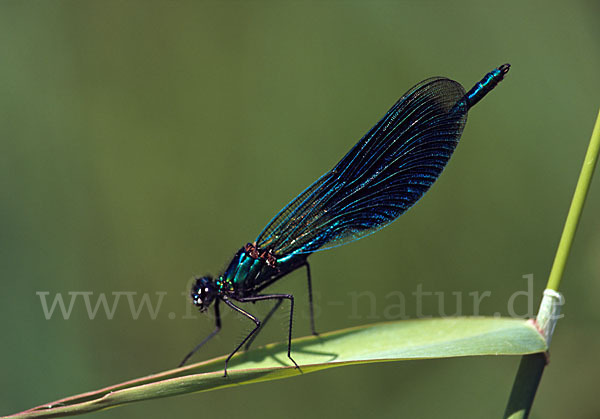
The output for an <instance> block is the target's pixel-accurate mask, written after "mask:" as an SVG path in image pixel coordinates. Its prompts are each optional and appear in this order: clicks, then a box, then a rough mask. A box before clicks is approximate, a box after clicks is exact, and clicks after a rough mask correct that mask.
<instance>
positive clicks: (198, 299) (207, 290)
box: [190, 276, 217, 311]
mask: <svg viewBox="0 0 600 419" xmlns="http://www.w3.org/2000/svg"><path fill="white" fill-rule="evenodd" d="M190 295H191V297H192V301H193V302H194V305H195V306H196V307H198V309H199V310H200V311H206V309H207V308H208V307H209V306H210V305H211V303H212V302H213V300H214V299H215V297H216V296H217V287H216V286H215V283H214V281H213V279H212V278H211V277H210V276H203V277H202V278H197V279H196V282H195V283H194V285H193V286H192V292H191V294H190Z"/></svg>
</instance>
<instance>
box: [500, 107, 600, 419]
mask: <svg viewBox="0 0 600 419" xmlns="http://www.w3.org/2000/svg"><path fill="white" fill-rule="evenodd" d="M599 153H600V111H599V112H598V117H597V119H596V124H595V125H594V130H593V132H592V137H591V139H590V143H589V145H588V149H587V152H586V155H585V159H584V161H583V167H582V168H581V173H580V174H579V180H578V181H577V186H576V187H575V193H574V194H573V199H572V201H571V207H570V208H569V213H568V214H567V220H566V222H565V227H564V229H563V232H562V236H561V238H560V242H559V244H558V249H557V251H556V256H555V257H554V263H553V264H552V269H551V271H550V277H549V278H548V283H547V285H546V289H549V290H553V291H557V292H558V288H559V286H560V281H561V279H562V276H563V273H564V271H565V266H566V264H567V259H568V257H569V253H570V251H571V245H572V244H573V238H574V237H575V232H576V231H577V226H578V224H579V219H580V218H581V212H582V211H583V205H584V204H585V199H586V197H587V193H588V190H589V187H590V183H591V181H592V176H593V174H594V169H595V167H596V163H597V161H598V154H599ZM541 308H542V309H545V308H548V306H546V307H541ZM547 316H548V313H541V312H540V313H538V319H539V318H541V317H547ZM552 330H553V329H551V331H552ZM550 333H551V332H550ZM551 337H552V336H546V341H547V342H548V344H549V342H550V339H551ZM546 363H547V360H546V356H545V355H543V354H532V355H525V356H523V357H522V358H521V363H520V364H519V370H518V371H517V376H516V377H515V382H514V384H513V388H512V391H511V394H510V397H509V400H508V404H507V406H506V411H505V412H504V418H509V419H523V418H527V417H528V416H529V412H530V411H531V406H532V405H533V399H534V398H535V393H536V392H537V389H538V386H539V383H540V380H541V378H542V373H543V372H544V368H545V367H546Z"/></svg>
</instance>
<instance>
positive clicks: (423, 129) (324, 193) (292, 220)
mask: <svg viewBox="0 0 600 419" xmlns="http://www.w3.org/2000/svg"><path fill="white" fill-rule="evenodd" d="M464 95H465V91H464V89H463V87H462V86H461V85H460V84H459V83H457V82H455V81H453V80H450V79H447V78H441V77H438V78H432V79H428V80H425V81H423V82H421V83H419V84H418V85H416V86H415V87H413V88H412V89H411V90H409V91H408V92H407V93H406V94H405V95H404V96H402V97H401V98H400V100H398V102H396V104H395V105H394V106H393V107H392V108H391V109H390V110H389V111H388V112H387V114H386V115H385V116H384V117H383V119H382V120H381V121H379V122H378V123H377V124H376V125H375V126H374V127H373V128H371V130H370V131H369V132H368V133H367V134H366V135H365V136H364V137H363V138H362V139H361V140H360V141H359V142H358V143H357V144H356V145H355V146H354V147H353V148H352V149H351V150H350V151H349V152H348V154H346V155H345V156H344V158H342V160H341V161H340V162H339V163H338V164H337V165H336V166H335V167H334V168H333V169H332V170H331V171H329V172H327V173H325V174H324V175H323V176H321V177H320V178H319V179H318V180H317V181H316V182H315V183H313V184H312V185H311V186H309V187H308V188H307V189H306V190H305V191H304V192H302V193H301V194H300V195H298V196H297V197H296V198H295V199H294V200H292V201H291V202H290V203H289V204H288V205H287V206H286V207H285V208H283V209H282V210H281V211H280V212H279V214H277V215H276V216H275V218H273V220H271V222H270V223H269V224H268V225H267V226H266V227H265V229H264V230H263V231H262V233H261V234H260V235H259V236H258V238H257V240H256V242H257V244H258V246H259V247H260V248H263V249H271V250H272V252H273V254H274V255H275V256H277V257H278V258H282V257H285V256H289V255H294V254H301V253H312V252H315V251H317V250H325V249H330V248H332V247H336V246H340V245H342V244H346V243H349V242H351V241H354V240H358V239H360V238H362V237H364V236H367V235H369V234H372V233H374V232H375V231H377V230H379V229H380V228H382V227H384V226H386V225H387V224H389V223H391V222H392V221H394V220H395V219H396V218H398V217H399V216H400V215H401V214H403V213H404V212H405V211H406V210H408V209H409V208H410V207H411V206H413V205H414V204H415V203H416V202H417V201H418V200H419V199H420V198H421V197H422V196H423V195H424V194H425V192H427V190H428V189H429V188H430V187H431V185H432V184H433V182H435V180H436V179H437V178H438V177H439V175H440V174H441V173H442V170H444V167H445V166H446V164H447V163H448V160H449V159H450V157H451V156H452V152H453V151H454V149H455V148H456V145H457V144H458V140H459V139H460V136H461V134H462V131H463V128H464V125H465V123H466V119H467V105H466V103H465V100H464Z"/></svg>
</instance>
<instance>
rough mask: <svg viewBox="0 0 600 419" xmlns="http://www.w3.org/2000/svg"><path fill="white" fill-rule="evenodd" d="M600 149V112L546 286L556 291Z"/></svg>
mask: <svg viewBox="0 0 600 419" xmlns="http://www.w3.org/2000/svg"><path fill="white" fill-rule="evenodd" d="M599 151H600V112H598V119H596V125H595V126H594V131H593V132H592V138H591V139H590V144H589V146H588V150H587V153H586V155H585V160H584V161H583V167H582V168H581V173H580V174H579V180H578V181H577V186H576V187H575V193H574V194H573V200H572V201H571V207H570V208H569V214H568V215H567V221H566V222H565V227H564V229H563V233H562V236H561V238H560V242H559V244H558V250H557V251H556V256H555V257H554V263H553V264H552V270H551V271H550V277H549V278H548V284H547V285H546V288H549V289H551V290H554V291H558V287H559V286H560V280H561V279H562V276H563V272H564V271H565V265H566V264H567V258H568V257H569V252H570V251H571V245H572V244H573V238H574V237H575V231H576V230H577V225H578V224H579V219H580V218H581V211H582V210H583V204H584V203H585V198H586V196H587V192H588V189H589V187H590V183H591V181H592V175H593V174H594V168H595V167H596V162H597V160H598V152H599Z"/></svg>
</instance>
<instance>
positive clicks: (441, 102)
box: [180, 64, 510, 376]
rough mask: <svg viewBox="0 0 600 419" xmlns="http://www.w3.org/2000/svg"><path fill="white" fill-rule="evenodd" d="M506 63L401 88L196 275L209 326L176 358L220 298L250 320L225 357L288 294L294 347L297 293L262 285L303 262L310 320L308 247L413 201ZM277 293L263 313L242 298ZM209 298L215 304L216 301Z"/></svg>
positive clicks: (385, 217) (197, 300)
mask: <svg viewBox="0 0 600 419" xmlns="http://www.w3.org/2000/svg"><path fill="white" fill-rule="evenodd" d="M509 68H510V66H509V65H508V64H505V65H503V66H500V67H498V68H497V69H495V70H493V71H491V72H490V73H488V74H487V75H486V76H485V77H484V78H483V79H482V80H481V81H480V82H479V83H477V84H476V85H475V86H474V87H473V88H472V89H471V90H469V92H468V93H465V90H464V88H463V87H462V86H461V85H460V84H459V83H457V82H455V81H453V80H450V79H447V78H444V77H434V78H431V79H427V80H424V81H422V82H421V83H419V84H417V85H416V86H414V87H413V88H412V89H410V90H409V91H408V92H407V93H406V94H405V95H404V96H402V97H401V98H400V99H399V100H398V101H397V102H396V104H395V105H394V106H392V108H391V109H390V110H389V111H388V112H387V113H386V114H385V116H384V117H383V119H381V121H379V122H378V123H377V124H375V126H374V127H373V128H371V130H370V131H369V132H367V134H366V135H365V136H364V137H363V138H362V139H361V140H360V141H359V142H358V143H357V144H356V145H355V146H354V147H352V149H351V150H350V151H349V152H348V153H347V154H346V155H345V156H344V157H343V158H342V159H341V160H340V162H339V163H338V164H337V165H335V167H334V168H333V169H331V170H330V171H329V172H327V173H325V174H324V175H323V176H321V177H320V178H319V179H317V181H316V182H315V183H313V184H312V185H310V186H309V187H308V188H306V189H305V190H304V191H303V192H302V193H301V194H300V195H298V196H297V197H296V198H295V199H293V200H292V201H291V202H290V203H289V204H288V205H286V206H285V207H284V208H283V209H282V210H281V211H280V212H279V213H278V214H277V215H276V216H275V217H274V218H273V219H272V220H271V221H270V222H269V223H268V224H267V226H266V227H265V228H264V230H263V231H262V232H261V233H260V234H259V235H258V237H257V239H256V240H255V241H254V243H248V244H246V245H245V246H244V247H242V248H241V249H240V250H239V251H238V252H237V253H236V254H235V256H234V257H233V259H232V261H231V262H230V263H229V266H228V267H227V269H226V270H225V272H224V273H223V275H221V276H220V277H218V278H217V279H214V280H213V278H212V277H210V276H204V277H201V278H197V279H196V281H195V283H194V285H193V286H192V290H191V294H190V295H191V297H192V301H193V303H194V305H195V306H196V307H197V308H198V309H199V310H200V311H206V310H207V309H208V307H209V306H211V305H212V306H213V307H214V314H215V329H214V330H213V332H212V333H210V334H209V335H208V336H207V337H206V338H205V339H204V340H203V341H202V342H200V343H199V344H198V345H196V347H195V348H194V349H193V350H192V351H191V352H190V353H189V354H188V355H187V356H186V357H185V358H184V359H183V361H182V363H181V364H180V365H183V364H184V363H185V362H186V361H187V360H188V359H189V358H190V357H191V356H192V354H194V352H196V351H197V350H198V349H199V348H200V347H201V346H202V345H204V344H205V343H206V342H207V341H208V340H210V339H211V338H212V337H213V336H215V335H216V334H217V333H218V332H219V330H221V315H220V311H219V304H220V303H222V304H224V305H226V306H228V307H229V308H230V309H232V310H234V311H235V312H237V313H238V314H240V315H242V316H244V317H246V318H247V319H249V320H251V321H252V322H253V323H254V328H253V329H252V331H251V332H250V333H249V334H248V335H247V336H246V337H245V338H244V340H243V341H242V342H241V343H240V344H239V345H238V346H237V347H236V348H235V349H234V350H233V352H231V354H230V355H229V356H228V357H227V359H226V360H225V376H227V364H228V362H229V360H230V359H231V358H232V356H233V355H234V354H235V353H236V352H237V351H238V350H240V348H241V347H242V346H243V345H246V348H248V347H249V346H250V344H252V341H253V339H254V338H255V337H256V335H257V334H258V331H259V329H260V328H261V327H263V326H264V324H265V323H266V322H267V321H268V320H269V318H270V317H271V315H272V314H273V313H274V312H275V310H277V308H278V307H279V306H280V305H281V304H282V302H283V301H289V304H290V317H289V328H288V352H287V356H288V358H289V359H290V361H291V362H292V363H293V364H294V366H295V367H296V368H299V366H298V364H297V363H296V361H294V359H293V358H292V356H291V352H290V351H291V345H292V324H293V313H294V296H293V295H291V294H264V293H262V290H263V289H265V288H266V287H268V286H269V285H271V284H272V283H274V282H275V281H277V280H278V279H279V278H281V277H282V276H284V275H287V274H288V273H290V272H292V271H293V270H295V269H298V268H300V267H306V274H307V280H308V282H307V285H308V301H309V307H310V314H311V328H312V332H313V334H315V335H316V334H317V332H316V329H315V324H314V313H313V300H312V285H311V275H310V266H309V263H308V261H307V258H308V256H309V255H310V254H311V253H313V252H316V251H320V250H325V249H331V248H333V247H336V246H341V245H343V244H346V243H349V242H352V241H354V240H358V239H360V238H362V237H365V236H367V235H369V234H372V233H374V232H376V231H377V230H379V229H381V228H383V227H385V226H386V225H388V224H389V223H391V222H393V221H394V220H396V219H397V218H398V217H399V216H400V215H402V214H403V213H404V212H406V211H407V210H408V209H409V208H411V207H412V206H413V205H414V204H415V203H416V202H417V201H418V200H419V199H421V197H422V196H423V195H424V194H425V193H426V192H427V191H428V190H429V188H430V187H431V185H433V183H434V182H435V181H436V179H437V178H438V177H439V176H440V174H441V173H442V171H443V170H444V168H445V167H446V164H447V163H448V161H449V160H450V157H451V156H452V153H453V152H454V149H455V148H456V146H457V145H458V140H459V139H460V136H461V134H462V131H463V128H464V126H465V123H466V121H467V111H468V110H469V109H470V108H471V107H472V106H473V105H475V104H476V103H477V102H478V101H479V100H481V98H483V97H484V96H485V95H486V94H487V93H489V92H490V91H491V90H492V89H493V88H494V87H495V86H496V85H497V84H498V83H499V82H500V81H501V80H502V78H503V77H504V75H505V74H506V73H507V72H508V69H509ZM269 300H271V301H276V304H275V305H274V306H273V308H272V309H271V311H270V312H269V314H267V315H266V317H265V318H264V320H263V321H262V322H261V320H259V319H258V318H257V317H255V316H254V315H252V314H251V313H249V312H248V311H246V310H244V309H242V308H241V307H239V306H238V305H237V304H239V303H256V302H259V301H269ZM213 304H214V305H213Z"/></svg>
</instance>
